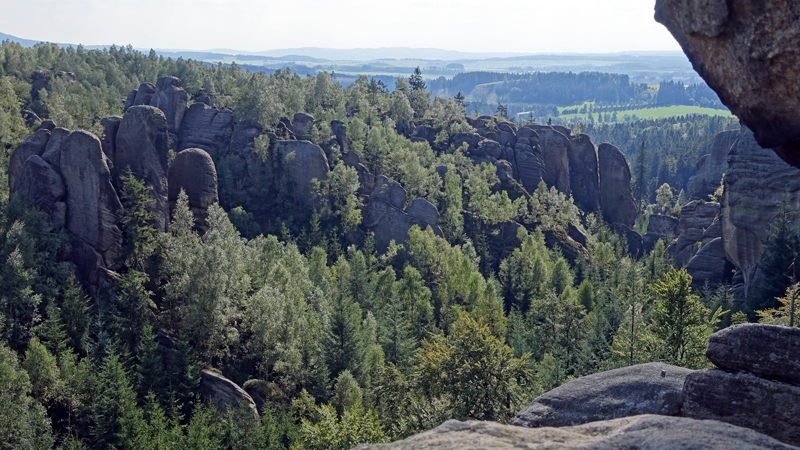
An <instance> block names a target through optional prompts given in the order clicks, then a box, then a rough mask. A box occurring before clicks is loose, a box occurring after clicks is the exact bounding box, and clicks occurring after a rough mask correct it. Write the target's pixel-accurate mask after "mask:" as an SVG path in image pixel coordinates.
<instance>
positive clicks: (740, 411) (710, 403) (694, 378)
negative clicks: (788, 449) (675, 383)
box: [683, 369, 800, 445]
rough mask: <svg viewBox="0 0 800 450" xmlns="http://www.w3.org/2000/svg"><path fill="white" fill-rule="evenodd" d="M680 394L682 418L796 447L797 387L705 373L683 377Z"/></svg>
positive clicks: (799, 440) (799, 434)
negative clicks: (721, 425) (731, 427)
mask: <svg viewBox="0 0 800 450" xmlns="http://www.w3.org/2000/svg"><path fill="white" fill-rule="evenodd" d="M684 394H685V400H684V404H683V415H684V416H686V417H691V418H697V419H703V420H708V419H711V420H720V421H724V422H727V423H730V424H733V425H737V426H741V427H746V428H750V429H752V430H755V431H758V432H759V433H764V434H766V435H769V436H772V437H774V438H776V439H778V440H781V441H783V442H786V443H788V444H792V445H800V403H798V402H797V401H796V400H797V399H798V398H800V387H796V386H792V385H789V384H784V383H778V382H773V381H769V380H765V379H763V378H759V377H756V376H755V375H752V374H750V373H747V372H734V373H731V372H726V371H724V370H720V369H705V370H702V371H699V372H697V373H694V374H691V375H689V376H688V377H686V385H685V386H684Z"/></svg>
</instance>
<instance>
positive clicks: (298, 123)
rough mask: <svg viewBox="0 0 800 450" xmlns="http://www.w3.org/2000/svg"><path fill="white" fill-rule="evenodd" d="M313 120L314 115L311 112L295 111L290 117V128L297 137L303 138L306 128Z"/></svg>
mask: <svg viewBox="0 0 800 450" xmlns="http://www.w3.org/2000/svg"><path fill="white" fill-rule="evenodd" d="M313 122H314V116H312V115H311V114H309V113H305V112H299V113H295V115H294V119H292V128H293V129H294V135H295V136H296V137H297V139H300V140H303V139H305V138H306V130H307V129H308V127H309V126H310V125H311V124H312V123H313Z"/></svg>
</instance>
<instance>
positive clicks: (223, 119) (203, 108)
mask: <svg viewBox="0 0 800 450" xmlns="http://www.w3.org/2000/svg"><path fill="white" fill-rule="evenodd" d="M233 128H234V124H233V113H232V112H231V110H229V109H223V110H222V111H219V110H218V109H217V108H214V107H212V106H209V105H206V104H204V103H194V104H192V106H190V107H189V109H188V110H186V114H185V115H184V116H183V121H182V122H181V129H180V132H179V133H178V139H179V141H180V145H179V147H178V148H180V149H181V150H185V149H187V148H200V149H203V150H205V151H207V152H209V153H210V154H213V155H219V154H220V153H221V152H223V151H225V150H226V149H227V147H228V143H229V142H230V141H231V136H232V135H233Z"/></svg>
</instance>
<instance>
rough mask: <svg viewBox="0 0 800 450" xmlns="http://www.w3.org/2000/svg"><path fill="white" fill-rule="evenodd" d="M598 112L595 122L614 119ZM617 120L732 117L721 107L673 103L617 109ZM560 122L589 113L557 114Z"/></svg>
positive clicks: (585, 117) (583, 118)
mask: <svg viewBox="0 0 800 450" xmlns="http://www.w3.org/2000/svg"><path fill="white" fill-rule="evenodd" d="M599 114H600V113H594V114H593V116H594V120H595V121H596V122H613V121H614V120H611V119H606V120H601V119H600V117H598V116H599ZM611 114H612V113H603V116H609V115H611ZM616 114H617V120H616V122H621V121H624V120H625V116H628V118H629V119H630V118H633V116H636V117H638V118H639V119H661V118H665V117H674V116H685V115H689V114H702V115H707V116H723V117H732V116H733V114H731V112H730V111H728V110H723V109H713V108H703V107H701V106H685V105H674V106H659V107H654V108H640V109H627V110H623V111H617V112H616ZM558 119H559V121H560V122H572V121H588V120H589V114H565V115H562V116H558Z"/></svg>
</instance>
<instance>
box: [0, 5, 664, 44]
mask: <svg viewBox="0 0 800 450" xmlns="http://www.w3.org/2000/svg"><path fill="white" fill-rule="evenodd" d="M654 4H655V1H654V0H522V1H512V2H504V1H491V0H399V1H392V2H388V1H380V0H339V1H330V0H315V1H311V0H261V1H259V0H0V32H4V33H8V34H12V35H14V36H17V37H20V38H26V39H37V40H47V41H51V42H64V43H75V44H78V43H81V44H85V45H95V44H112V43H114V44H118V45H126V44H132V45H133V46H134V47H143V48H150V47H154V48H161V49H189V50H205V49H211V48H232V49H236V50H244V51H260V50H270V49H279V48H297V47H327V48H374V47H436V48H442V49H447V50H460V51H492V52H531V53H538V52H615V51H627V50H679V49H680V48H679V46H678V45H677V43H676V42H675V40H674V39H673V38H672V36H671V35H670V34H669V33H668V32H667V31H666V29H665V28H664V27H663V26H661V25H660V24H657V23H656V22H655V21H654V20H653V7H654Z"/></svg>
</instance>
